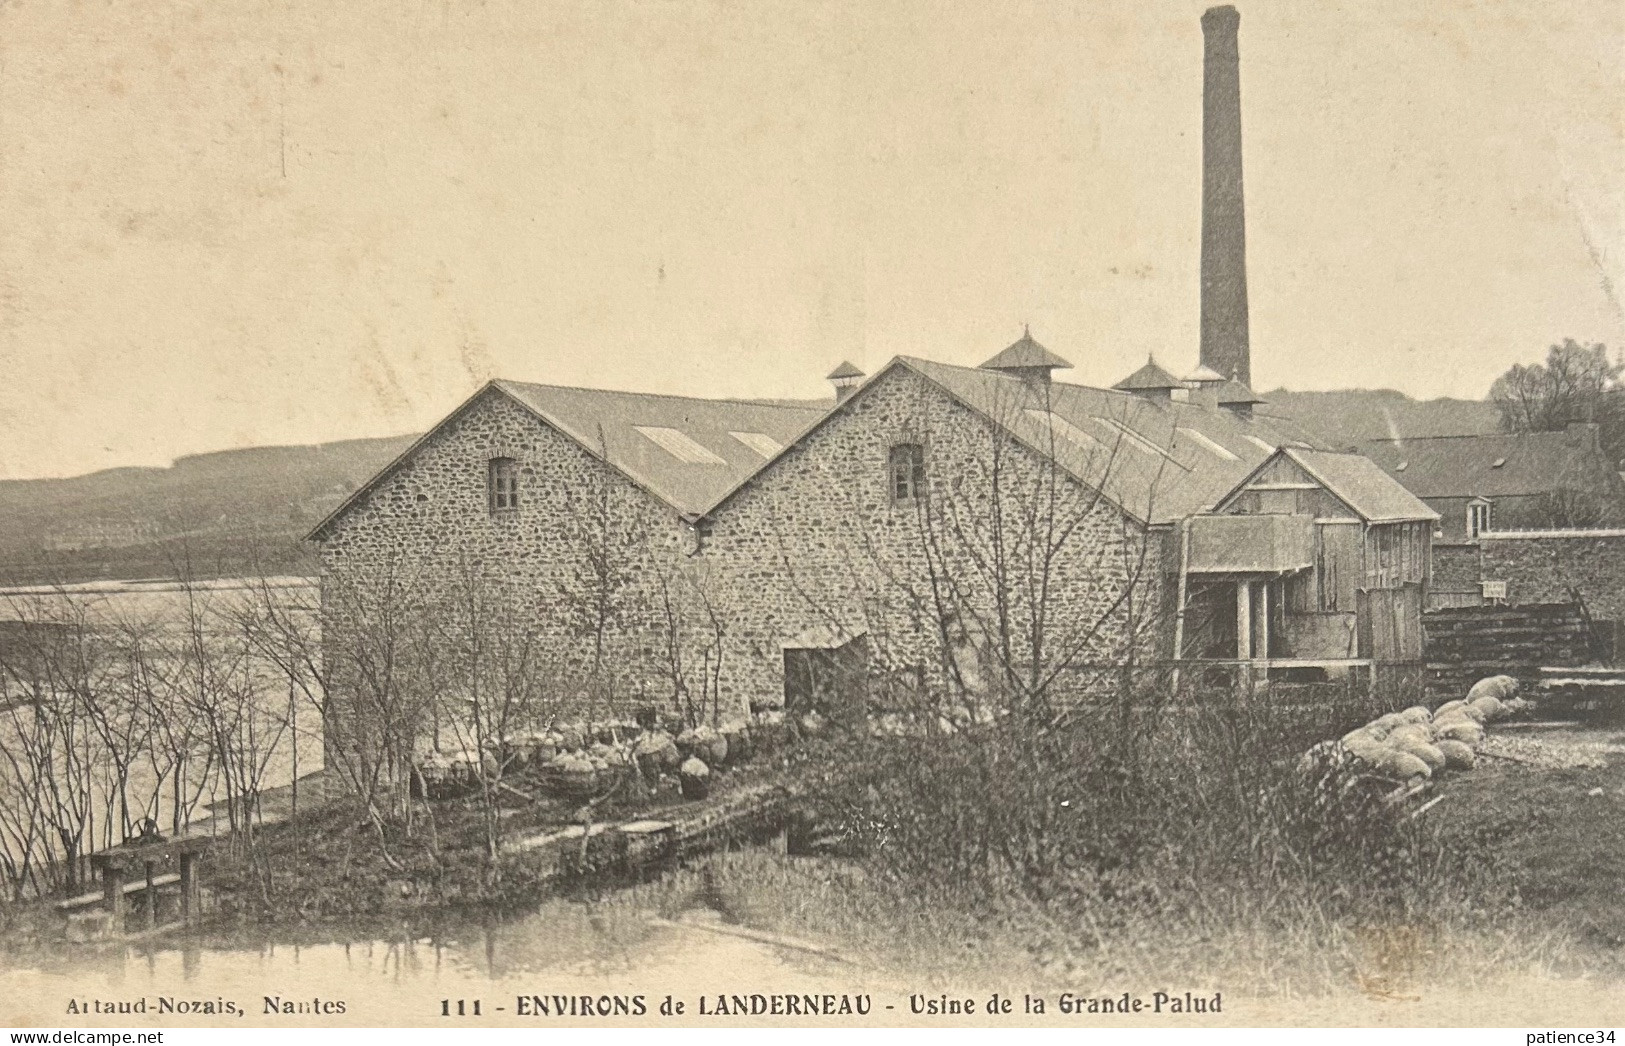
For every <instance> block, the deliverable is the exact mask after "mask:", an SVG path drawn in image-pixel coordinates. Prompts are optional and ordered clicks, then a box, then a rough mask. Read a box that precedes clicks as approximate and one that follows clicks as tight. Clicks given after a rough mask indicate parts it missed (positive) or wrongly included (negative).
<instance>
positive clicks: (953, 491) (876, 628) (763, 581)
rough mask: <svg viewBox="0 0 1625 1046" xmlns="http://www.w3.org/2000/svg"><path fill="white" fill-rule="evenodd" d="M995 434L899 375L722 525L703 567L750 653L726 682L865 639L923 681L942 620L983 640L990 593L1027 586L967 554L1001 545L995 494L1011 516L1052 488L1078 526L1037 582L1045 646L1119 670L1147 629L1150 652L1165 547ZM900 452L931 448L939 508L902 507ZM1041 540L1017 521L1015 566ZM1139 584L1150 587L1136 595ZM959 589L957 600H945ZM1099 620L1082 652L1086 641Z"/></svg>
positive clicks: (752, 489)
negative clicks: (712, 574) (935, 580)
mask: <svg viewBox="0 0 1625 1046" xmlns="http://www.w3.org/2000/svg"><path fill="white" fill-rule="evenodd" d="M993 432H994V429H993V428H992V427H991V426H990V425H989V424H988V423H987V421H986V420H985V419H983V418H982V417H981V416H980V415H977V414H975V413H973V412H972V411H970V410H969V409H968V408H966V407H964V406H963V405H961V404H959V403H957V402H956V401H954V400H953V399H951V398H950V397H949V396H947V395H946V394H945V393H943V392H941V391H940V390H939V389H937V388H936V387H935V386H934V385H932V384H931V383H929V382H927V381H926V380H925V379H924V378H922V377H920V376H919V375H917V374H915V373H913V372H911V371H908V370H906V369H903V368H899V369H897V370H894V371H892V372H891V373H890V374H889V375H887V376H886V377H884V378H882V379H881V380H880V381H878V382H876V383H875V384H873V385H871V386H870V387H868V388H867V389H865V390H864V391H863V393H861V394H860V398H859V399H858V400H856V401H855V402H854V403H853V404H852V406H851V409H849V410H847V411H845V412H843V413H841V414H838V415H836V416H834V417H832V418H831V419H830V420H829V421H827V422H826V423H825V424H824V425H823V426H822V427H821V428H819V429H818V430H816V431H815V432H814V433H812V434H811V435H810V436H808V437H806V438H804V439H803V440H802V442H801V443H800V444H798V445H797V446H796V447H794V448H793V449H792V450H791V451H790V452H789V453H788V454H787V455H786V456H785V457H783V458H781V459H780V460H779V461H777V462H775V463H774V464H773V465H772V466H771V467H770V468H769V469H767V470H766V471H765V472H763V473H762V474H760V475H758V476H757V477H756V478H755V479H753V480H752V481H751V482H750V483H749V484H747V485H746V486H745V488H743V489H742V490H741V491H740V492H739V493H737V494H736V495H735V496H734V497H733V498H732V499H730V501H728V502H727V503H725V504H724V505H723V506H721V507H720V508H719V509H718V510H717V511H716V512H715V513H714V515H715V519H714V521H713V523H712V526H711V530H710V533H709V535H708V537H707V539H706V543H705V551H704V553H703V556H704V558H705V559H706V560H707V561H708V562H710V563H712V564H714V565H715V567H716V576H717V578H718V579H719V581H720V582H721V584H722V587H723V588H724V589H725V590H726V591H727V593H728V596H727V600H728V604H729V608H730V611H731V620H732V621H733V626H732V627H733V629H734V639H735V643H734V645H735V646H736V647H737V648H738V649H739V650H740V652H741V654H742V655H743V657H744V663H743V664H740V665H735V666H729V672H728V675H729V679H730V681H731V683H732V684H733V685H736V686H739V687H741V688H742V693H741V696H742V697H743V696H745V695H746V694H772V695H777V694H779V693H782V687H783V664H782V661H783V657H782V651H781V648H780V644H782V643H783V642H784V641H785V640H787V639H791V638H794V637H796V636H798V635H800V634H803V633H805V632H808V631H813V630H825V631H830V630H833V631H839V632H842V633H844V634H846V635H856V634H859V633H865V634H867V635H868V636H869V640H870V644H869V645H870V649H871V651H873V653H874V655H875V656H876V657H877V659H878V661H879V663H880V665H881V666H882V667H892V668H900V667H904V666H918V667H920V668H922V669H924V670H925V671H926V672H927V674H928V676H929V675H930V674H931V672H932V670H933V668H934V667H935V666H940V665H941V664H942V662H943V657H942V653H941V651H942V643H941V637H940V633H939V631H938V629H937V625H936V622H937V620H938V618H939V616H941V614H942V611H943V610H944V609H947V610H949V611H951V612H952V615H953V616H956V617H957V618H958V619H959V620H958V622H957V624H956V627H955V629H954V630H953V631H955V632H956V633H967V632H974V631H976V630H977V626H976V624H975V623H974V620H973V619H974V617H975V613H980V612H984V611H985V610H986V609H987V606H988V597H989V596H990V595H991V593H992V591H993V590H994V589H995V588H1004V589H1005V590H1007V591H1011V592H1014V591H1015V590H1017V589H1019V588H1020V587H1021V580H1020V579H1011V580H1009V581H1007V582H1005V583H989V582H987V581H986V574H985V573H984V572H985V571H986V570H987V563H986V562H985V561H984V562H983V563H982V564H981V565H980V566H978V565H976V564H973V563H972V562H970V558H971V555H972V553H973V551H975V550H977V549H980V550H982V551H985V550H986V549H988V548H990V547H991V541H990V534H991V530H990V529H989V525H990V520H991V518H992V515H993V513H992V507H993V501H994V499H993V496H992V492H993V491H994V490H995V489H997V490H998V491H1000V492H1001V494H1002V498H1001V500H1002V501H1003V504H1004V509H1005V511H1006V513H1007V514H1009V515H1011V516H1016V515H1019V512H1020V510H1021V509H1022V508H1023V507H1028V506H1032V505H1034V504H1037V503H1038V502H1039V501H1040V500H1041V499H1040V498H1037V497H1035V496H1034V495H1035V492H1037V491H1038V490H1040V489H1041V488H1042V486H1043V484H1044V482H1045V480H1046V479H1057V478H1058V483H1059V486H1060V487H1061V494H1060V502H1059V504H1060V506H1061V508H1060V512H1059V515H1061V516H1063V517H1065V518H1067V520H1068V524H1069V525H1070V523H1071V519H1072V517H1074V516H1075V517H1078V521H1077V523H1076V528H1077V529H1076V530H1075V531H1074V532H1073V533H1071V534H1070V535H1069V537H1068V538H1067V539H1066V540H1065V541H1064V542H1057V544H1059V545H1060V552H1059V554H1058V555H1056V556H1055V558H1054V561H1053V563H1052V564H1051V566H1050V567H1049V568H1047V569H1045V570H1042V571H1039V572H1038V573H1041V574H1042V575H1043V576H1044V578H1045V579H1046V580H1047V582H1048V585H1049V590H1048V595H1047V600H1046V606H1047V607H1048V611H1049V613H1050V615H1051V616H1050V618H1049V619H1048V623H1047V626H1046V628H1045V632H1046V633H1047V634H1048V635H1049V636H1050V640H1049V641H1050V642H1051V643H1054V644H1057V645H1059V644H1060V643H1061V642H1063V641H1070V640H1073V639H1075V640H1076V641H1077V643H1078V649H1077V650H1076V651H1075V652H1073V656H1072V657H1070V658H1068V660H1074V661H1080V662H1088V661H1099V662H1109V661H1115V660H1117V659H1120V658H1122V657H1123V656H1125V654H1126V653H1127V648H1128V645H1129V643H1128V640H1129V633H1130V631H1131V626H1135V627H1139V628H1140V631H1142V633H1143V634H1142V635H1140V636H1139V640H1140V641H1139V643H1138V644H1137V645H1138V656H1139V657H1141V658H1144V657H1147V656H1155V654H1156V653H1157V652H1158V651H1157V650H1156V649H1155V648H1156V644H1157V642H1158V634H1157V633H1156V625H1157V622H1156V618H1157V616H1158V614H1159V613H1160V611H1161V609H1162V605H1163V603H1164V602H1165V601H1164V600H1163V598H1162V596H1163V594H1164V593H1163V592H1162V589H1163V588H1165V587H1166V586H1165V585H1164V584H1162V582H1163V581H1164V578H1163V571H1162V568H1161V563H1160V559H1161V557H1160V555H1159V553H1160V552H1161V549H1162V544H1163V543H1162V542H1161V541H1160V540H1148V539H1147V532H1146V531H1145V530H1144V529H1143V528H1141V527H1139V526H1138V525H1137V524H1135V523H1133V522H1132V521H1130V520H1129V519H1127V517H1125V516H1123V515H1122V513H1121V512H1119V511H1118V510H1117V509H1116V508H1114V507H1113V506H1111V505H1110V504H1109V503H1107V502H1105V501H1104V500H1101V499H1098V498H1095V497H1094V496H1092V495H1091V494H1090V493H1089V492H1087V491H1085V490H1084V489H1083V488H1082V487H1081V486H1080V485H1077V484H1075V483H1074V482H1073V481H1071V480H1070V478H1067V477H1064V476H1060V477H1057V474H1056V473H1055V470H1053V469H1049V468H1046V467H1045V466H1044V465H1043V464H1041V459H1040V458H1039V456H1038V455H1035V454H1033V453H1031V452H1030V451H1028V450H1026V449H1025V448H1023V447H1020V446H1017V445H1015V444H1013V443H1011V442H1010V441H1004V442H1003V443H1000V442H998V441H997V440H996V439H995V438H994V436H993V435H992V433H993ZM897 443H919V444H922V445H923V446H924V447H925V459H926V473H927V482H928V484H929V489H930V500H929V505H930V508H929V509H925V508H922V506H920V505H919V504H911V503H903V504H898V503H894V501H893V499H892V495H891V491H890V488H889V486H888V483H889V468H888V456H889V452H890V448H891V447H892V446H893V445H894V444H897ZM995 465H997V468H998V470H999V471H998V479H997V480H995V479H994V466H995ZM1041 529H1044V528H1043V526H1042V525H1040V526H1036V527H1035V526H1033V525H1030V524H1027V523H1023V522H1020V521H1019V520H1007V526H1006V538H1007V546H1008V548H1009V549H1010V550H1011V551H1010V552H1009V554H1007V556H1006V560H1007V562H1008V561H1014V560H1016V559H1018V558H1020V557H1019V553H1017V552H1016V551H1015V550H1016V549H1018V548H1020V547H1022V541H1023V536H1024V535H1025V536H1026V537H1031V536H1032V535H1033V534H1035V533H1036V532H1038V531H1039V530H1041ZM933 564H934V565H935V571H936V573H937V574H938V575H939V577H940V576H941V575H948V576H951V577H952V579H953V580H952V582H950V583H945V584H941V585H939V586H938V594H937V595H935V596H934V595H933V591H932V585H931V582H930V578H931V574H932V571H933ZM1026 576H1036V575H1026ZM1131 577H1138V578H1141V579H1142V580H1143V583H1141V584H1138V585H1134V586H1131V585H1130V584H1129V581H1130V578H1131ZM953 585H957V586H959V592H958V593H957V594H948V595H946V596H944V595H941V594H940V593H941V592H942V590H944V589H947V588H951V587H953ZM1131 588H1132V592H1128V594H1129V595H1130V596H1131V597H1132V598H1130V599H1128V600H1127V601H1126V602H1125V601H1124V596H1125V592H1126V591H1127V590H1129V589H1131ZM973 608H976V610H975V612H972V610H973ZM1096 624H1098V630H1097V634H1094V635H1092V636H1090V637H1088V638H1087V640H1086V639H1085V637H1084V635H1083V632H1084V630H1085V629H1086V628H1088V627H1090V626H1094V625H1096ZM1141 626H1143V627H1141ZM983 631H984V633H985V630H983ZM1062 637H1067V639H1066V640H1063V639H1062ZM961 638H962V639H964V641H965V643H966V644H970V645H973V643H974V641H972V640H971V639H970V638H969V637H968V636H963V635H962V636H961ZM955 656H956V658H957V657H959V655H958V654H956V655H955Z"/></svg>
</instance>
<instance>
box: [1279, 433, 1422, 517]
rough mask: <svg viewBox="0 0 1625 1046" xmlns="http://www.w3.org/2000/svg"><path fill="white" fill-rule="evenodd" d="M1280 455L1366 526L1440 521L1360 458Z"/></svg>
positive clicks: (1297, 451) (1293, 451)
mask: <svg viewBox="0 0 1625 1046" xmlns="http://www.w3.org/2000/svg"><path fill="white" fill-rule="evenodd" d="M1281 453H1282V454H1284V455H1286V457H1288V458H1290V459H1291V460H1293V461H1295V462H1297V463H1298V465H1300V466H1301V467H1302V468H1303V470H1304V471H1305V472H1307V473H1309V474H1310V475H1311V476H1313V477H1315V479H1316V480H1317V481H1318V482H1319V483H1320V484H1321V485H1322V486H1324V487H1325V488H1326V489H1327V490H1329V491H1331V492H1332V493H1333V494H1336V495H1337V496H1338V497H1339V498H1341V499H1342V500H1343V502H1344V503H1345V504H1347V505H1348V507H1349V508H1352V509H1353V510H1354V511H1355V512H1357V513H1359V514H1360V516H1361V517H1362V518H1363V519H1365V521H1366V522H1368V523H1400V522H1406V521H1410V520H1436V519H1438V518H1439V514H1438V513H1437V512H1435V511H1433V510H1432V509H1430V508H1428V507H1427V505H1425V504H1423V502H1422V500H1421V499H1420V498H1418V497H1417V496H1416V495H1415V494H1412V493H1411V492H1410V491H1408V490H1406V489H1405V488H1404V487H1403V486H1401V485H1400V484H1399V483H1397V482H1395V480H1394V478H1393V477H1392V476H1390V475H1388V473H1386V472H1384V471H1383V470H1382V469H1381V468H1379V467H1378V466H1377V464H1376V463H1375V462H1373V461H1372V460H1371V459H1370V458H1367V457H1365V456H1363V455H1360V454H1348V453H1341V452H1337V451H1330V450H1308V449H1303V448H1299V447H1287V448H1285V449H1283V450H1282V451H1281Z"/></svg>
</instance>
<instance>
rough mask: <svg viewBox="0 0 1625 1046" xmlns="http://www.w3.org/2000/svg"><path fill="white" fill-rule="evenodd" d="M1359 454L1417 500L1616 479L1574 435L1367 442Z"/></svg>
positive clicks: (1605, 485)
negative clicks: (1401, 484)
mask: <svg viewBox="0 0 1625 1046" xmlns="http://www.w3.org/2000/svg"><path fill="white" fill-rule="evenodd" d="M1363 449H1364V451H1365V452H1366V454H1367V456H1369V457H1370V458H1371V459H1372V460H1373V461H1375V462H1376V463H1377V464H1378V465H1381V466H1382V468H1383V469H1384V470H1386V471H1387V472H1388V473H1389V474H1390V475H1392V476H1393V477H1394V478H1395V479H1397V480H1399V482H1401V483H1403V484H1404V485H1405V487H1406V488H1407V489H1409V490H1410V491H1411V492H1412V493H1414V494H1416V495H1417V496H1418V497H1424V498H1468V497H1516V496H1523V495H1538V494H1545V493H1548V492H1551V491H1556V490H1560V489H1572V488H1575V487H1577V486H1578V487H1585V486H1593V485H1594V486H1595V487H1596V489H1597V490H1598V491H1599V492H1607V491H1612V490H1614V489H1617V487H1616V481H1617V475H1616V474H1615V473H1614V469H1613V466H1612V465H1610V464H1609V462H1608V460H1607V458H1606V457H1605V456H1604V455H1603V454H1602V453H1601V452H1600V451H1598V450H1597V449H1596V444H1595V442H1594V441H1593V440H1592V439H1590V438H1589V437H1587V436H1583V435H1581V434H1579V433H1574V434H1571V433H1568V432H1523V433H1491V434H1488V435H1479V436H1423V437H1417V438H1406V439H1403V440H1372V441H1371V442H1369V443H1367V444H1366V445H1365V446H1364V448H1363Z"/></svg>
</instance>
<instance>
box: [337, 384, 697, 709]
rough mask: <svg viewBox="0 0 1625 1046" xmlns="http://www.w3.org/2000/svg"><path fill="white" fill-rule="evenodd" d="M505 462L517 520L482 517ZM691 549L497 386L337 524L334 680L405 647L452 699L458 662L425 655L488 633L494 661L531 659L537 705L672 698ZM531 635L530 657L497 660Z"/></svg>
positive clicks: (616, 477) (686, 623)
mask: <svg viewBox="0 0 1625 1046" xmlns="http://www.w3.org/2000/svg"><path fill="white" fill-rule="evenodd" d="M496 457H503V458H511V459H513V460H514V462H515V463H516V465H517V468H518V474H519V507H518V508H517V509H512V510H499V511H493V510H492V509H491V508H490V506H489V504H488V501H487V496H488V495H487V468H488V463H489V461H490V459H491V458H496ZM687 540H688V537H687V535H686V534H685V524H684V523H683V522H682V521H681V520H680V519H679V518H678V516H677V515H676V513H675V512H674V511H673V510H671V509H669V508H667V507H666V506H664V505H663V504H662V503H660V502H658V501H656V500H655V499H654V498H652V497H650V496H649V495H648V494H647V493H645V492H644V491H643V490H642V489H640V488H638V487H636V486H635V485H634V484H632V483H631V482H630V481H629V480H627V479H626V478H625V477H624V476H622V475H621V474H620V473H619V472H617V471H614V470H612V469H609V468H607V467H606V466H605V465H604V464H603V463H602V462H601V461H600V460H599V459H597V458H596V457H595V456H593V455H591V454H589V453H588V452H587V451H585V450H584V449H583V448H582V447H581V446H580V445H579V444H577V443H576V442H575V441H574V440H572V439H570V438H568V437H566V436H564V435H562V434H560V433H558V432H556V431H554V430H553V429H551V428H549V427H548V426H546V425H545V424H543V423H542V422H541V421H540V420H539V419H537V418H536V417H535V416H534V415H533V414H531V413H530V412H529V411H527V410H525V409H524V408H523V407H521V406H519V405H518V404H516V403H514V402H513V401H512V400H511V399H509V398H508V397H507V396H506V395H504V394H503V393H501V392H500V391H498V390H495V389H493V390H490V391H488V392H487V393H486V394H485V395H484V396H482V397H481V398H480V399H478V400H476V401H475V402H474V403H472V404H470V405H469V406H468V407H467V408H466V409H465V410H464V411H463V412H462V413H461V414H460V415H459V416H457V417H455V418H453V419H452V420H451V422H450V423H449V424H447V425H446V427H445V428H444V429H442V430H441V431H440V432H439V433H437V434H436V435H435V436H434V437H432V438H431V439H429V440H428V441H426V442H425V443H424V445H423V446H421V447H420V448H419V449H418V450H417V451H416V452H415V453H414V454H413V455H412V456H411V458H410V459H409V460H407V461H406V462H404V463H403V464H402V465H400V466H399V467H397V468H396V470H395V471H394V472H393V473H392V474H390V475H389V476H387V477H385V478H384V479H383V480H382V481H381V482H380V483H379V484H378V485H377V486H376V487H375V488H374V489H372V490H371V491H370V492H369V493H367V494H366V495H365V496H364V497H363V498H362V499H361V500H360V501H359V502H358V503H357V504H356V505H354V506H353V507H352V508H351V509H350V510H349V511H348V512H346V513H345V514H343V515H342V516H340V517H339V518H338V519H337V520H335V521H334V522H333V523H332V524H331V525H330V527H329V530H328V532H327V533H326V535H325V536H324V540H323V541H322V546H321V562H322V580H323V604H324V619H325V620H324V623H323V631H324V645H325V646H326V648H327V650H328V652H329V656H330V659H331V660H333V661H334V662H335V667H334V671H335V672H336V673H338V672H342V670H343V669H342V666H343V665H344V664H347V663H348V662H349V661H353V660H355V659H354V658H350V659H348V660H346V659H345V658H344V657H343V656H342V655H343V654H344V653H345V652H346V651H347V650H351V649H353V648H351V647H346V646H345V645H344V644H346V643H363V642H365V643H371V644H373V645H375V646H376V645H378V644H380V643H381V642H387V641H390V640H392V639H401V638H404V639H406V640H407V641H406V642H405V643H403V648H402V652H401V657H402V658H404V659H406V660H407V661H411V659H412V658H415V657H417V658H419V661H417V662H412V663H411V665H410V668H411V671H413V672H416V673H417V674H418V675H420V676H424V675H427V674H430V673H435V672H438V673H440V675H441V677H443V678H438V677H437V679H436V680H435V681H434V682H433V683H432V685H433V686H434V687H435V688H436V689H437V690H439V689H446V688H452V689H455V688H457V687H458V686H460V685H461V682H460V680H459V679H458V677H457V676H458V674H457V671H456V669H455V667H454V666H453V665H452V664H451V663H450V661H449V659H450V657H451V656H452V655H451V654H449V653H447V652H446V651H444V650H443V651H439V652H437V653H436V654H435V655H434V656H429V654H430V652H429V651H428V650H427V649H426V648H427V647H430V646H432V645H440V646H443V647H445V648H446V649H447V650H452V649H455V648H456V647H457V646H458V645H459V644H460V643H461V640H460V639H459V637H460V636H463V635H465V634H467V633H470V632H473V631H479V632H480V633H481V634H482V635H484V636H485V637H486V639H485V643H486V645H485V647H484V648H483V649H484V655H483V656H485V658H486V660H487V661H505V660H511V659H512V658H513V657H518V656H521V654H522V656H523V657H524V658H525V664H526V669H527V671H528V672H529V673H530V674H531V676H532V677H533V678H534V679H535V680H538V681H539V682H537V683H536V684H535V685H537V686H539V687H542V688H544V689H545V691H546V692H544V693H540V694H538V695H535V696H536V698H537V700H539V701H541V702H542V703H552V704H559V705H565V704H580V703H581V702H583V701H585V700H587V699H588V698H589V697H590V698H591V699H592V700H594V701H604V702H609V703H610V704H612V705H615V706H617V710H627V709H628V707H629V706H631V705H633V704H637V703H645V702H660V701H664V700H666V699H669V698H670V696H671V693H672V691H673V688H674V684H673V683H672V675H673V673H672V671H671V670H670V665H671V663H672V661H673V657H672V656H671V655H672V650H673V649H678V650H684V649H686V647H687V644H688V643H689V642H690V641H691V640H692V638H693V637H692V636H691V635H688V634H687V632H686V630H687V629H688V628H690V626H691V625H692V624H693V622H692V614H690V613H687V612H686V611H687V609H688V604H689V603H690V601H689V600H688V599H687V597H686V595H683V594H681V593H683V592H684V591H685V589H686V584H687V580H686V573H687V571H688V569H689V566H690V564H689V562H688V556H687V555H685V542H686V541H687ZM667 593H678V595H676V597H675V598H676V602H677V603H678V605H679V612H678V613H676V614H674V615H667V614H666V613H665V610H666V606H665V604H666V602H667V600H665V598H664V596H665V594H667ZM363 633H366V634H365V635H363ZM524 633H528V634H530V635H531V636H532V638H533V648H532V649H527V650H525V651H522V652H521V651H507V650H499V649H495V648H494V647H493V644H494V643H497V642H500V641H504V640H505V639H512V638H513V637H514V636H515V635H518V634H524ZM674 633H677V634H680V635H681V637H682V639H683V642H682V643H678V644H673V643H670V642H668V639H669V638H670V637H671V636H672V635H673V634H674ZM420 655H421V657H420ZM595 670H596V671H595ZM486 671H487V672H489V669H486ZM464 674H465V675H466V672H465V673H464ZM589 681H590V683H591V686H592V689H593V691H594V693H592V694H591V695H589V694H587V693H586V690H587V688H588V686H589ZM487 685H488V686H495V685H497V684H496V683H495V682H493V681H489V680H488V681H487ZM696 686H698V680H696Z"/></svg>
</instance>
